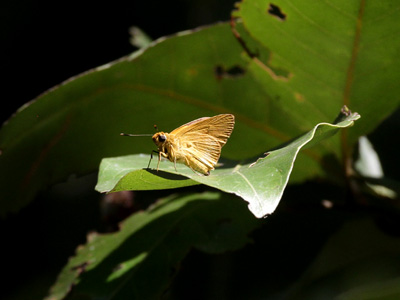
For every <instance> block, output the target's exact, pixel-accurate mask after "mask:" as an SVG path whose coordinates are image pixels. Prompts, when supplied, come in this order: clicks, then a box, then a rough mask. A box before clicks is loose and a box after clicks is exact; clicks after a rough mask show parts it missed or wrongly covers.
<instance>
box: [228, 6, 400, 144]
mask: <svg viewBox="0 0 400 300" xmlns="http://www.w3.org/2000/svg"><path fill="white" fill-rule="evenodd" d="M234 16H235V17H237V18H240V21H241V23H240V24H241V25H243V27H244V28H245V30H241V27H239V28H238V31H239V33H241V34H242V36H241V37H242V40H243V42H244V44H245V45H247V46H248V48H249V50H250V52H251V53H248V54H250V56H251V57H250V60H249V62H250V64H249V66H248V70H249V72H251V73H252V75H253V76H254V78H255V80H257V81H259V82H260V83H261V84H260V86H261V87H263V88H264V89H265V91H266V93H268V95H269V96H270V97H271V98H277V99H278V100H277V101H279V100H280V99H281V100H280V101H282V102H284V105H281V106H279V107H278V109H279V114H281V111H282V113H283V112H284V113H285V114H287V115H288V116H289V117H288V118H290V119H293V120H296V122H297V123H298V124H299V126H307V125H308V126H311V125H312V124H315V123H318V122H321V118H324V116H327V115H328V116H329V115H330V114H331V112H332V111H335V110H337V109H338V107H340V106H342V105H346V106H348V107H351V108H352V110H354V111H357V112H359V113H360V114H361V115H362V116H363V119H362V120H361V121H360V122H359V123H358V124H357V128H356V129H354V130H352V131H351V132H349V136H348V137H347V138H348V140H347V143H348V146H352V145H353V144H355V143H356V142H357V140H358V137H359V136H361V135H365V134H367V133H369V132H371V131H372V130H373V129H374V128H375V127H376V126H377V125H378V124H379V123H380V122H381V121H382V120H383V119H384V118H386V117H387V116H388V115H389V114H391V113H392V112H393V111H394V110H395V109H396V108H397V107H398V106H399V104H400V97H399V95H400V85H399V84H398V83H399V82H400V75H399V72H398V70H399V69H400V61H399V59H398V53H399V52H400V40H399V39H397V38H396V37H397V35H398V32H399V31H400V23H399V22H398V20H399V17H400V10H399V3H398V1H396V0H388V1H385V2H382V1H365V0H355V1H346V0H338V1H334V3H332V2H328V1H313V0H305V1H287V0H277V1H272V2H270V1H264V0H243V1H241V2H240V4H239V5H238V10H237V11H235V12H234ZM303 128H304V127H303ZM345 150H346V149H345Z"/></svg>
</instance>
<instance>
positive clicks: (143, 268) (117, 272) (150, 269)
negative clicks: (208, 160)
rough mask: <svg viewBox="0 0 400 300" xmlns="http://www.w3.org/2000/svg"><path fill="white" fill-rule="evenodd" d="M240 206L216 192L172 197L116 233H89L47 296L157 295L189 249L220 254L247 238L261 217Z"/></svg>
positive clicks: (92, 297)
mask: <svg viewBox="0 0 400 300" xmlns="http://www.w3.org/2000/svg"><path fill="white" fill-rule="evenodd" d="M243 205H244V203H242V202H241V201H238V199H235V198H234V197H227V195H225V196H223V197H221V195H220V194H219V193H203V194H192V195H188V196H179V195H175V196H171V197H169V198H167V199H164V200H162V201H159V202H158V203H156V204H155V205H154V206H152V207H151V208H150V209H149V210H147V211H145V212H140V213H137V214H135V215H133V216H131V217H130V218H128V219H127V220H125V221H124V222H123V224H121V229H120V231H119V232H117V233H113V234H104V235H100V234H90V235H89V237H88V242H87V244H86V245H84V246H81V247H79V248H78V250H77V253H76V256H74V257H73V258H71V259H70V260H69V262H68V264H67V265H66V266H65V267H64V269H63V271H62V272H61V273H60V275H59V278H58V280H57V282H56V284H55V285H54V286H53V288H52V289H51V292H50V295H49V297H48V299H52V300H55V299H63V298H64V297H65V296H66V295H67V294H69V296H70V297H71V298H69V299H82V298H84V299H98V298H107V299H159V297H160V295H161V294H162V292H163V291H164V290H165V288H166V287H167V285H168V283H169V281H170V277H171V276H172V275H173V274H174V273H175V272H176V271H177V267H178V264H179V261H181V260H182V259H183V257H184V256H185V255H186V254H187V252H188V251H189V250H190V249H191V248H192V247H195V248H197V249H200V250H202V251H206V252H208V253H221V252H224V251H227V250H236V249H238V248H241V247H243V245H245V244H246V243H248V242H249V241H250V239H249V238H248V237H247V234H248V233H249V232H250V231H252V230H253V229H254V228H255V227H256V226H258V225H259V224H260V221H258V220H256V219H255V218H253V217H252V216H251V215H250V214H249V213H247V212H246V211H245V210H243V209H240V207H241V206H243ZM71 287H72V290H71Z"/></svg>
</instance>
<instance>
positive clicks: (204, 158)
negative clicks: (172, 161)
mask: <svg viewBox="0 0 400 300" xmlns="http://www.w3.org/2000/svg"><path fill="white" fill-rule="evenodd" d="M234 125H235V117H234V116H233V115H230V114H224V115H218V116H215V117H210V118H208V117H205V118H200V119H197V120H194V121H192V122H189V123H187V124H185V125H182V126H181V127H178V128H177V129H175V130H173V131H172V132H171V133H170V135H171V136H172V137H173V139H174V141H175V142H176V146H177V149H176V155H177V156H178V157H181V158H182V160H183V161H184V163H185V164H186V165H187V166H189V167H190V168H192V169H193V170H195V171H198V172H200V173H203V174H208V173H209V171H210V170H213V169H214V166H215V165H216V164H217V162H218V159H219V157H220V155H221V148H222V147H223V146H224V145H225V144H226V141H227V140H228V138H229V136H230V135H231V133H232V130H233V127H234Z"/></svg>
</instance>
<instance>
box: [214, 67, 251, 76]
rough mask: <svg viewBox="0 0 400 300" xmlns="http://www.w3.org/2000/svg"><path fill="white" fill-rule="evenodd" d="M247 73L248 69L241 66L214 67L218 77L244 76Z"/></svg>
mask: <svg viewBox="0 0 400 300" xmlns="http://www.w3.org/2000/svg"><path fill="white" fill-rule="evenodd" d="M245 73H246V71H245V70H244V69H243V68H242V67H241V66H232V67H230V68H225V67H224V66H221V65H218V66H216V67H215V68H214V74H215V77H217V79H222V78H237V77H242V76H243V75H244V74H245Z"/></svg>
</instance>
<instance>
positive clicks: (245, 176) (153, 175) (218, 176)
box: [96, 108, 360, 218]
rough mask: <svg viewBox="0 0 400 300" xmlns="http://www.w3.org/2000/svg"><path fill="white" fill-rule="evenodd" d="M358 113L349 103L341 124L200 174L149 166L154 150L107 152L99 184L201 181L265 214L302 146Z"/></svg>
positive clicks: (146, 186) (159, 185) (114, 187)
mask: <svg viewBox="0 0 400 300" xmlns="http://www.w3.org/2000/svg"><path fill="white" fill-rule="evenodd" d="M359 117H360V116H359V115H358V114H357V113H354V114H353V113H350V112H349V111H348V110H346V108H345V109H344V110H343V111H342V113H341V114H340V116H339V118H338V120H339V121H338V123H337V124H329V123H320V124H318V125H316V126H315V127H314V128H313V129H312V130H311V131H309V132H308V133H306V134H304V135H302V136H300V137H299V138H297V139H295V140H293V141H291V142H290V143H289V144H288V145H286V146H285V147H282V148H280V149H277V150H274V151H270V152H269V153H268V155H267V157H264V158H260V159H258V160H257V162H255V163H254V162H252V163H250V162H247V163H233V162H230V163H227V164H224V165H223V166H222V167H219V168H217V169H216V170H214V171H212V172H211V175H209V176H200V175H198V174H196V173H194V172H193V171H192V170H190V169H189V168H188V167H186V166H185V165H181V164H177V170H176V171H175V169H174V164H173V163H171V162H169V161H162V162H161V163H160V168H159V170H160V171H159V172H157V171H156V170H154V169H146V168H145V166H147V162H148V161H149V158H150V157H149V155H141V154H138V155H132V156H124V157H115V158H106V159H103V161H102V163H101V165H100V173H99V179H98V183H97V186H96V189H97V190H98V191H100V192H117V191H124V190H154V189H171V188H178V187H182V186H189V185H195V184H200V183H201V184H205V185H208V186H211V187H214V188H217V189H220V190H221V191H224V192H228V193H233V194H236V195H238V196H240V197H242V198H243V199H244V200H246V201H247V202H248V203H249V209H250V211H251V212H252V213H253V214H254V215H255V216H256V217H258V218H261V217H264V216H266V215H268V214H271V213H272V212H273V211H274V210H275V208H276V206H277V205H278V203H279V201H280V199H281V197H282V194H283V191H284V189H285V187H286V185H287V183H288V180H289V177H290V174H291V172H292V169H293V165H294V162H295V160H296V158H297V154H298V153H299V151H300V149H302V148H303V147H304V146H306V145H307V144H309V143H310V144H311V143H312V144H315V143H318V142H320V141H322V140H324V139H325V138H327V137H330V136H332V135H333V134H334V133H335V132H336V131H337V130H338V129H340V128H346V127H349V126H351V125H353V123H354V121H355V120H358V119H359Z"/></svg>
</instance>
